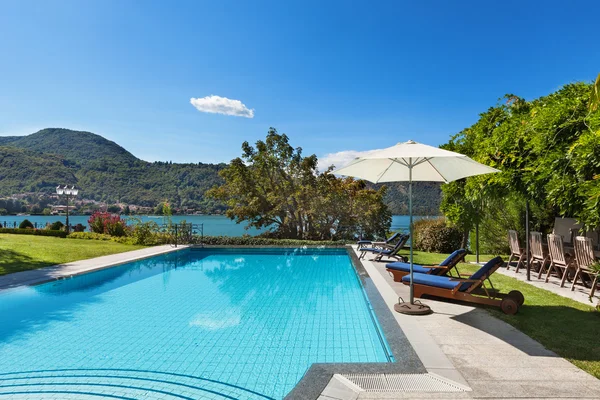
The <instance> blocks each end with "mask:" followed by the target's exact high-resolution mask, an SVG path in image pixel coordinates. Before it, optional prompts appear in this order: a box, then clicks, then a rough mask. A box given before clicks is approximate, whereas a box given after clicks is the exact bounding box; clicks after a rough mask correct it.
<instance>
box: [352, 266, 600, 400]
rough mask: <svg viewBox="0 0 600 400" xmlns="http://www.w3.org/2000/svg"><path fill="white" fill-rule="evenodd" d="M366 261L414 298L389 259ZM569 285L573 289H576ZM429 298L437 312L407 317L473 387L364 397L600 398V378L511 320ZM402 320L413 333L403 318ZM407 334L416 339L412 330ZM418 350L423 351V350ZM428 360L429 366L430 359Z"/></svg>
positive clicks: (404, 294) (366, 394) (398, 290)
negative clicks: (387, 266)
mask: <svg viewBox="0 0 600 400" xmlns="http://www.w3.org/2000/svg"><path fill="white" fill-rule="evenodd" d="M364 263H365V264H366V263H368V264H370V265H372V266H373V267H374V268H375V270H376V271H377V273H379V275H380V276H381V277H383V279H385V281H386V283H387V284H388V285H389V286H390V287H391V288H392V289H393V290H394V292H395V293H396V295H398V296H401V297H403V298H404V299H405V300H407V299H408V296H409V289H408V286H406V285H404V284H402V283H398V282H394V281H393V279H392V277H391V276H389V274H388V273H387V271H385V263H384V262H382V263H376V262H370V261H365V262H364ZM370 271H372V269H371V270H370ZM509 272H510V273H513V274H514V272H512V271H509ZM519 275H521V273H519ZM542 288H543V286H542ZM566 291H568V292H569V293H571V292H570V289H566ZM386 301H388V298H386ZM423 302H424V303H426V304H428V305H430V306H431V308H432V309H433V311H434V313H433V314H431V315H427V316H412V317H406V318H410V321H411V324H416V325H418V327H417V328H415V330H417V329H422V330H423V331H425V332H427V335H428V337H429V338H428V339H427V340H428V341H433V342H434V345H435V346H436V347H437V348H438V349H439V350H440V351H441V352H442V353H443V354H444V355H445V356H446V358H447V359H448V360H449V362H450V363H451V365H452V368H455V370H456V371H457V372H458V373H460V375H461V376H462V377H463V378H464V380H465V381H466V382H467V383H468V385H469V386H470V387H471V389H472V391H471V392H463V393H377V392H361V393H360V395H359V397H358V398H359V399H404V398H415V399H417V398H428V399H460V398H473V399H479V398H481V399H507V398H519V399H527V398H530V399H540V398H547V399H561V398H570V399H573V398H587V399H600V380H598V379H596V378H595V377H593V376H591V375H590V374H588V373H586V372H585V371H583V370H581V369H579V368H577V367H576V366H574V365H573V364H571V363H570V362H568V361H567V360H565V359H563V358H561V357H559V356H558V355H556V354H555V353H554V352H552V351H550V350H548V349H546V348H544V346H542V345H541V344H540V343H538V342H536V341H535V340H533V339H531V338H530V337H528V336H527V335H525V334H524V333H522V332H520V331H519V330H517V329H515V328H514V327H512V326H511V325H509V324H507V323H505V322H504V321H501V320H499V319H497V318H494V317H493V316H491V315H490V314H489V313H488V312H487V311H485V310H484V309H482V308H478V307H474V306H470V305H466V304H458V303H450V302H445V301H435V300H430V299H426V300H423ZM587 304H589V302H588V303H587ZM399 323H400V325H401V326H402V329H403V330H404V331H405V333H407V329H406V328H405V327H404V325H403V323H402V321H399ZM408 331H409V332H410V329H408ZM407 337H409V339H411V343H412V338H411V337H410V336H409V334H408V333H407ZM415 350H417V348H415ZM417 354H419V356H421V354H420V353H419V351H417ZM424 364H425V365H426V366H427V364H426V363H425V362H424ZM428 370H429V368H428Z"/></svg>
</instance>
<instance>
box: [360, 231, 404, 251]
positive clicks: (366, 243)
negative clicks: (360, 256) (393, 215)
mask: <svg viewBox="0 0 600 400" xmlns="http://www.w3.org/2000/svg"><path fill="white" fill-rule="evenodd" d="M400 235H401V233H400V232H396V233H394V234H393V235H392V236H390V237H389V238H387V239H385V240H384V241H383V242H373V241H371V240H359V241H358V242H356V244H357V245H358V248H359V249H361V248H363V247H367V246H372V247H384V246H386V245H392V244H393V243H394V241H395V240H396V239H398V238H399V237H400Z"/></svg>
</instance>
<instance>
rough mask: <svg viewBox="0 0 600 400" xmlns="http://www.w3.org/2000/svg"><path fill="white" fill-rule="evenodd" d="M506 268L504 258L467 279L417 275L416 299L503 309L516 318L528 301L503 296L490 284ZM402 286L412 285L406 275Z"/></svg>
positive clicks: (515, 294) (513, 295)
mask: <svg viewBox="0 0 600 400" xmlns="http://www.w3.org/2000/svg"><path fill="white" fill-rule="evenodd" d="M503 264H504V261H503V260H502V258H500V257H496V258H493V259H492V260H490V261H488V262H487V263H486V264H485V265H483V266H482V267H481V268H479V269H478V270H477V271H476V272H475V273H474V274H473V275H471V276H469V277H468V278H467V279H463V278H453V277H449V276H439V275H428V274H414V275H413V284H414V295H415V296H416V297H423V296H432V297H442V298H445V299H452V300H459V301H466V302H469V303H475V304H485V305H489V306H495V307H500V309H502V311H503V312H504V313H505V314H511V315H512V314H516V313H517V311H518V310H519V307H520V306H521V305H522V304H523V302H524V301H525V299H524V297H523V294H522V293H521V292H519V291H518V290H513V291H511V292H509V293H508V294H505V293H500V292H498V291H497V290H496V289H494V286H493V285H492V282H491V281H490V280H489V277H490V275H492V274H493V273H494V272H495V271H496V270H497V269H498V268H499V267H500V266H501V265H503ZM461 275H462V274H461ZM486 280H487V281H488V282H489V284H490V287H489V288H487V287H486V286H485V281H486ZM402 283H404V284H405V285H409V284H410V276H408V275H407V276H405V277H404V278H402Z"/></svg>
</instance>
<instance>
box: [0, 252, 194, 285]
mask: <svg viewBox="0 0 600 400" xmlns="http://www.w3.org/2000/svg"><path fill="white" fill-rule="evenodd" d="M186 248H189V246H186V245H180V246H177V247H174V246H171V245H161V246H152V247H147V248H143V249H137V250H132V251H126V252H123V253H115V254H108V255H105V256H100V257H93V258H87V259H84V260H77V261H71V262H68V263H64V264H56V265H50V266H47V267H43V268H37V269H32V270H27V271H19V272H14V273H12V274H6V275H2V276H0V294H1V293H3V292H7V291H12V290H17V289H19V288H22V287H26V286H37V285H42V284H44V283H48V282H54V281H57V280H61V279H66V278H71V277H74V276H77V275H83V274H88V273H91V272H95V271H100V270H103V269H107V268H112V267H117V266H119V265H123V264H127V263H130V262H135V261H139V260H144V259H146V258H151V257H155V256H159V255H162V254H167V253H172V252H175V251H180V250H183V249H186ZM151 250H155V251H151ZM134 253H135V254H134ZM119 256H127V257H125V258H120V257H119ZM112 258H119V259H116V260H111V259H112ZM105 260H108V261H105ZM98 261H100V263H99V264H96V263H97V262H98ZM86 264H90V265H86ZM47 273H52V275H48V274H47ZM36 275H37V276H36ZM28 276H30V277H28ZM5 281H6V282H5Z"/></svg>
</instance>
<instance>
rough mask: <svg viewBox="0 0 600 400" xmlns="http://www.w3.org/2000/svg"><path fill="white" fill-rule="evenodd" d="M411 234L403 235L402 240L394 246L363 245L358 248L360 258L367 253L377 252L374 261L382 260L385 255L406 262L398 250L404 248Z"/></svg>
mask: <svg viewBox="0 0 600 400" xmlns="http://www.w3.org/2000/svg"><path fill="white" fill-rule="evenodd" d="M408 238H409V235H402V236H401V237H400V240H398V242H397V243H396V244H395V245H394V246H393V247H390V246H385V247H363V248H361V249H358V251H360V252H361V253H360V257H359V258H360V259H362V258H364V257H365V255H366V254H367V253H373V254H375V257H374V258H373V261H380V260H381V259H382V258H383V257H387V258H393V259H395V260H398V261H403V262H406V259H405V257H403V256H400V255H398V252H399V251H400V250H402V248H403V247H404V245H405V244H406V242H407V241H408Z"/></svg>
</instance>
